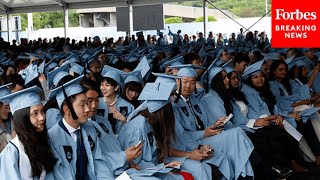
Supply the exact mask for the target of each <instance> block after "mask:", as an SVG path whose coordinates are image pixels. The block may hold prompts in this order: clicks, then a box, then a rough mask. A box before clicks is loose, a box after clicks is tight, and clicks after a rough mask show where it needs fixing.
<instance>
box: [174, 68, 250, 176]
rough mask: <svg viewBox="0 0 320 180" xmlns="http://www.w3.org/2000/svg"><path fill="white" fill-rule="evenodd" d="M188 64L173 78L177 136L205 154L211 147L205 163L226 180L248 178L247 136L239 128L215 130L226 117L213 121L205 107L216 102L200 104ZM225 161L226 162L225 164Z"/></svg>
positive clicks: (248, 142) (191, 147) (188, 146)
mask: <svg viewBox="0 0 320 180" xmlns="http://www.w3.org/2000/svg"><path fill="white" fill-rule="evenodd" d="M191 67H193V68H191ZM191 67H190V65H185V66H182V67H181V68H180V70H179V71H178V74H177V75H178V76H181V77H182V78H181V79H177V80H176V84H177V87H178V91H177V93H178V95H177V98H176V100H175V102H176V103H174V107H173V108H174V112H175V118H176V121H178V123H179V124H180V125H181V126H182V127H183V132H182V133H181V134H180V135H182V136H184V138H183V139H184V141H185V143H186V145H187V150H188V151H193V150H195V149H198V148H199V149H200V150H202V152H203V153H206V152H208V151H209V150H210V149H214V154H213V157H212V158H208V159H207V160H206V161H205V162H207V163H209V164H213V165H215V166H217V167H218V168H219V170H220V171H221V173H222V174H223V175H224V176H225V177H226V178H227V179H233V178H235V179H238V178H250V176H251V178H252V177H253V175H254V174H253V170H252V167H251V164H250V161H249V157H250V155H251V152H252V151H253V145H252V143H251V141H250V139H249V138H248V137H247V136H246V134H245V133H244V131H243V130H242V129H241V128H232V129H229V130H225V128H224V127H220V128H219V129H217V127H218V126H223V125H224V120H225V119H226V116H225V115H224V116H222V117H219V118H217V119H213V120H212V118H213V117H210V116H208V113H207V111H206V109H207V108H209V106H212V104H216V103H217V102H216V101H211V103H210V105H207V106H203V105H202V104H201V102H200V101H199V100H198V98H196V97H195V95H194V94H193V92H194V90H195V88H196V78H197V73H196V71H195V70H194V68H198V67H196V66H191ZM228 123H230V122H227V124H228ZM225 142H228V143H225ZM240 152H241V155H240V154H239V153H240ZM221 159H224V161H221ZM225 161H227V162H228V163H230V164H228V163H226V164H225V163H224V162H225ZM229 165H230V166H229ZM243 174H245V175H243Z"/></svg>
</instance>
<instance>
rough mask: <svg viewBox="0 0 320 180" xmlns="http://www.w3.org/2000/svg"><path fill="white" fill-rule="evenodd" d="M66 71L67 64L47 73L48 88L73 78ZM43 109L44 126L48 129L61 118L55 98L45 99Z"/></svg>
mask: <svg viewBox="0 0 320 180" xmlns="http://www.w3.org/2000/svg"><path fill="white" fill-rule="evenodd" d="M67 71H68V65H63V66H61V67H59V68H57V69H55V70H53V71H51V72H49V73H48V75H47V78H48V87H49V88H50V90H52V89H53V88H55V87H58V86H60V85H61V84H63V83H66V82H67V81H69V80H71V79H73V77H72V76H71V75H69V73H68V72H67ZM60 81H61V82H60ZM46 98H47V97H46ZM44 109H45V112H46V126H47V128H48V129H50V128H51V127H53V126H54V125H55V124H56V123H58V122H59V121H60V120H61V118H62V116H61V114H60V110H59V108H58V107H57V102H56V99H51V100H49V101H47V102H46V104H45V105H44Z"/></svg>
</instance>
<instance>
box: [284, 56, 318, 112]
mask: <svg viewBox="0 0 320 180" xmlns="http://www.w3.org/2000/svg"><path fill="white" fill-rule="evenodd" d="M286 63H287V64H288V68H289V71H288V75H289V78H290V85H291V89H292V93H293V94H299V95H300V96H302V97H303V98H304V99H310V101H311V104H313V103H315V104H314V105H315V106H317V105H318V103H317V101H318V100H319V98H320V93H316V92H315V91H314V89H313V85H314V84H316V82H318V81H317V80H316V78H317V74H318V72H319V68H320V64H318V65H317V66H315V68H314V69H313V71H312V73H311V75H310V77H309V76H308V74H309V70H308V69H307V67H306V63H305V62H304V61H303V59H300V58H298V59H295V60H290V59H289V60H286Z"/></svg>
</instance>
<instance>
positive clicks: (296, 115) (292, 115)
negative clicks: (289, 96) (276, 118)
mask: <svg viewBox="0 0 320 180" xmlns="http://www.w3.org/2000/svg"><path fill="white" fill-rule="evenodd" d="M289 115H290V116H291V117H293V118H294V120H296V121H300V120H301V116H300V115H299V114H298V113H297V112H292V113H289Z"/></svg>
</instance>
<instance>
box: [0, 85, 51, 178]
mask: <svg viewBox="0 0 320 180" xmlns="http://www.w3.org/2000/svg"><path fill="white" fill-rule="evenodd" d="M39 92H41V89H40V88H37V87H31V88H28V89H25V90H21V91H19V92H17V93H13V94H9V95H7V96H4V97H2V98H1V100H10V109H11V112H12V114H13V119H14V127H15V131H16V134H17V135H16V137H15V138H14V139H13V140H12V141H11V142H10V144H8V145H7V146H6V148H5V149H4V150H3V151H2V153H1V154H0V163H1V168H0V174H1V177H3V178H9V177H10V178H11V179H34V178H38V179H51V178H52V179H53V175H52V173H51V172H52V171H53V167H54V166H55V163H56V158H55V157H54V156H53V152H52V151H51V148H50V146H49V138H48V133H47V128H46V126H45V115H44V113H43V111H42V108H43V106H42V103H41V100H40V97H39V96H38V94H36V93H39Z"/></svg>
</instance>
